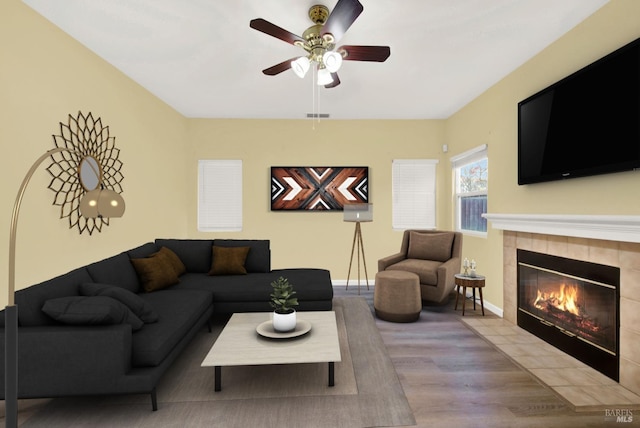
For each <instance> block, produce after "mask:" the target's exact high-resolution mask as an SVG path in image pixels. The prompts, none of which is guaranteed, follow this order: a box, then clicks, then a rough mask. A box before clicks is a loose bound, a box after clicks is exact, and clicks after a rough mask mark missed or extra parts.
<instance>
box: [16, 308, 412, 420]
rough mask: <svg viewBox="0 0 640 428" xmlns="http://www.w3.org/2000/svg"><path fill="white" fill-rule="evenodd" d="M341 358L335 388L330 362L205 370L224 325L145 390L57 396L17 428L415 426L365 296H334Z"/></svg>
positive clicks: (199, 341) (196, 341) (194, 345)
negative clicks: (219, 379) (154, 398)
mask: <svg viewBox="0 0 640 428" xmlns="http://www.w3.org/2000/svg"><path fill="white" fill-rule="evenodd" d="M334 311H335V312H336V321H337V324H338V333H339V339H340V350H341V354H342V361H341V362H339V363H336V364H335V381H336V382H335V386H334V387H331V388H330V387H328V386H327V376H328V375H327V370H328V369H327V364H296V365H278V366H245V367H225V368H223V389H222V391H220V392H214V377H213V369H212V368H203V367H200V364H201V362H202V360H203V359H204V356H205V355H206V354H207V352H208V351H209V349H210V348H211V345H212V344H213V342H214V341H215V338H216V337H217V335H218V334H219V333H220V331H221V329H222V326H215V327H214V329H213V332H212V333H208V332H207V331H206V330H205V331H203V332H201V333H199V334H198V335H197V337H196V338H195V339H194V340H193V342H192V343H191V344H190V346H189V347H188V348H187V349H185V351H184V352H183V354H182V355H181V356H180V358H179V359H178V360H177V361H176V362H175V363H174V365H173V366H172V367H171V369H170V370H169V371H168V372H167V374H166V375H165V376H164V377H163V379H162V381H161V383H160V384H159V385H158V388H157V390H158V405H159V409H158V411H157V412H152V411H151V408H150V407H151V405H150V401H149V397H148V395H128V396H114V397H82V398H59V399H54V400H51V401H50V402H48V403H47V404H45V405H44V406H43V407H42V408H41V409H39V410H37V411H35V412H34V413H33V415H31V416H30V417H29V418H28V419H27V420H26V421H25V422H24V423H22V424H21V425H20V426H22V427H26V428H31V427H48V428H52V427H65V428H66V427H88V426H91V427H113V426H118V427H122V426H126V427H141V428H142V427H154V428H156V427H200V426H203V427H204V426H211V427H243V428H244V427H248V426H251V427H311V428H313V427H323V428H325V427H377V426H408V425H415V419H414V417H413V414H412V412H411V408H410V407H409V404H408V402H407V399H406V397H405V395H404V391H403V389H402V386H401V384H400V381H399V379H398V376H397V374H396V372H395V369H394V367H393V364H392V363H391V360H390V358H389V355H388V353H387V350H386V348H385V346H384V343H383V342H382V338H381V336H380V333H379V332H378V329H377V327H376V325H375V321H374V319H373V317H372V315H371V310H370V308H369V306H368V304H367V302H366V300H365V299H364V298H360V297H344V298H335V299H334Z"/></svg>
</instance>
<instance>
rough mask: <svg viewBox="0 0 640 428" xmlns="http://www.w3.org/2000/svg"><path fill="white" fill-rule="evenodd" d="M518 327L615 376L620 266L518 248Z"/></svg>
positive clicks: (617, 365) (617, 345)
mask: <svg viewBox="0 0 640 428" xmlns="http://www.w3.org/2000/svg"><path fill="white" fill-rule="evenodd" d="M517 257H518V317H517V318H518V326H520V327H522V328H523V329H525V330H527V331H529V332H530V333H532V334H534V335H536V336H538V337H540V338H541V339H543V340H544V341H546V342H548V343H550V344H552V345H553V346H555V347H556V348H558V349H560V350H562V351H564V352H566V353H567V354H569V355H571V356H573V357H574V358H577V359H578V360H580V361H582V362H584V363H585V364H587V365H589V366H591V367H593V368H594V369H596V370H598V371H600V372H601V373H603V374H605V375H606V376H608V377H610V378H612V379H614V380H616V381H619V365H620V359H619V340H620V337H619V335H620V333H619V330H620V329H619V327H620V315H619V313H620V299H619V294H620V269H619V268H616V267H613V266H606V265H601V264H597V263H590V262H585V261H581V260H574V259H568V258H564V257H558V256H552V255H548V254H542V253H536V252H532V251H526V250H521V249H518V251H517Z"/></svg>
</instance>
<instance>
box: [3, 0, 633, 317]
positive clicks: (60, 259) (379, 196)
mask: <svg viewBox="0 0 640 428" xmlns="http://www.w3.org/2000/svg"><path fill="white" fill-rule="evenodd" d="M638 16H640V2H638V1H636V0H613V1H611V2H610V3H609V4H607V5H606V6H605V7H604V8H603V9H601V10H600V11H599V12H598V13H596V14H595V15H594V16H592V17H591V18H589V19H587V20H586V21H585V22H583V23H582V24H581V25H579V26H578V27H577V28H576V29H574V30H573V31H571V32H570V33H569V34H567V35H566V36H565V37H563V38H561V39H560V40H559V41H557V42H556V43H554V44H553V45H551V46H549V47H548V48H547V49H545V50H544V51H543V52H541V53H540V54H539V55H538V56H536V57H535V58H534V59H532V60H531V61H529V62H527V63H526V64H524V65H523V66H522V67H520V68H519V69H518V70H516V71H515V72H514V73H512V74H511V75H509V76H507V77H506V78H505V79H503V80H502V81H500V82H499V83H497V84H496V85H495V86H494V87H492V88H490V89H489V90H487V91H486V92H485V93H484V94H482V95H481V96H480V97H478V98H477V99H476V100H474V101H473V102H472V103H470V104H469V105H467V106H466V107H465V108H463V109H462V110H460V111H459V112H458V113H456V114H455V115H453V116H452V117H451V118H449V119H447V120H445V121H429V120H425V121H333V120H328V121H321V122H320V123H319V124H316V125H315V129H314V127H313V126H312V123H311V122H310V121H307V120H302V121H287V120H282V121H267V120H194V119H185V118H184V117H182V116H181V115H179V114H178V113H176V112H175V111H173V110H172V109H170V108H169V107H167V106H166V105H165V104H164V103H162V102H161V101H159V100H158V99H156V98H155V97H153V96H151V95H150V94H149V93H148V92H146V91H145V90H144V89H143V88H141V87H140V86H138V85H136V84H135V83H133V82H132V81H131V80H130V79H128V78H126V77H125V76H123V75H122V74H121V73H120V72H118V71H117V70H115V69H114V68H113V67H111V66H110V65H109V64H107V63H105V62H104V61H102V60H101V59H99V58H98V57H96V56H95V55H94V54H92V53H91V52H89V51H88V50H87V49H85V48H84V47H83V46H81V45H80V44H78V43H77V42H75V41H74V40H73V39H71V38H70V37H68V36H67V35H66V34H64V33H63V32H61V31H60V30H59V29H57V28H56V27H55V26H53V25H51V24H50V23H49V22H48V21H46V20H45V19H43V18H42V17H40V16H39V15H38V14H36V13H35V12H33V11H32V10H31V9H30V8H29V7H28V6H25V5H24V4H23V3H22V2H20V1H19V0H3V1H2V2H0V48H1V50H0V55H1V57H0V58H1V59H2V63H3V66H2V67H0V94H2V98H0V129H1V130H2V148H3V156H2V158H1V160H0V163H1V164H2V169H1V170H2V172H1V174H2V175H1V176H0V178H1V179H0V192H1V195H2V198H3V200H5V201H6V202H5V209H4V210H1V211H0V226H1V225H2V224H5V225H7V227H6V228H3V227H0V242H5V243H7V242H8V225H9V222H10V214H11V205H12V202H13V199H14V198H15V193H16V192H17V189H18V187H19V185H20V181H21V180H22V177H23V176H24V174H25V173H26V171H27V170H28V168H29V166H30V165H31V163H32V162H33V161H34V160H35V159H36V158H37V157H38V156H39V155H40V154H42V153H43V152H44V151H46V150H47V149H49V148H52V147H53V140H52V138H51V135H52V134H55V133H57V132H58V130H59V129H58V123H59V122H61V121H66V118H67V115H68V114H74V115H75V114H76V113H77V111H78V110H82V111H84V112H89V111H91V112H93V113H94V114H95V115H97V116H100V117H102V119H103V121H104V123H105V125H109V126H110V130H111V133H112V135H115V136H116V145H117V146H118V147H119V148H120V149H121V160H122V161H123V162H124V169H123V174H124V177H125V180H124V182H123V187H124V193H123V196H124V197H125V198H126V200H127V203H128V205H127V212H126V214H125V217H123V218H122V219H115V220H112V224H111V226H109V227H108V228H106V229H105V231H104V232H103V233H100V234H94V235H93V236H91V237H90V236H88V235H86V234H83V235H79V234H78V233H77V231H75V230H69V229H68V227H67V226H66V224H65V223H64V222H63V221H62V220H59V219H58V216H59V210H58V208H57V207H53V206H52V205H51V204H52V202H53V192H51V191H50V190H48V189H47V188H46V186H47V184H48V180H49V178H48V175H47V173H46V171H45V170H44V167H43V168H41V169H40V170H39V172H38V173H37V174H36V176H35V177H34V179H33V180H32V183H31V185H30V187H29V189H28V190H27V195H26V197H25V201H24V204H23V211H22V215H21V217H20V229H19V236H18V238H19V239H18V269H17V274H18V275H17V283H18V288H21V287H24V286H28V285H30V284H32V283H34V282H37V281H40V280H43V279H47V278H50V277H52V276H53V275H56V274H60V273H63V272H66V271H68V270H70V269H72V268H74V267H77V266H80V265H82V264H86V263H88V262H90V261H93V260H98V259H100V258H102V257H105V256H108V255H111V254H115V253H116V252H118V251H121V250H125V249H128V248H130V247H132V246H134V245H138V244H140V243H143V242H145V241H148V240H151V239H153V238H154V237H157V236H167V237H169V236H175V237H208V236H211V235H210V234H205V233H199V232H197V230H196V225H195V218H196V165H197V160H198V159H201V158H234V159H238V158H239V159H242V160H243V162H244V207H245V210H244V229H243V231H242V232H239V233H232V234H223V236H225V237H229V238H231V237H244V238H269V239H271V240H272V249H273V266H274V267H275V268H280V267H299V266H318V267H325V268H328V269H330V270H331V274H332V277H333V278H334V279H336V280H341V279H346V274H347V268H348V261H349V260H348V259H349V252H350V249H351V242H352V238H353V225H352V224H346V223H344V222H342V217H341V214H340V213H304V212H270V211H269V176H268V174H269V167H270V166H272V165H338V166H340V165H366V166H369V167H370V179H371V188H370V191H371V202H373V204H374V212H375V214H374V222H373V223H370V224H365V225H363V235H364V242H365V250H366V252H367V253H366V255H367V262H368V270H369V276H370V277H373V276H374V274H375V271H376V270H377V267H376V261H377V259H378V258H379V257H381V256H384V255H387V254H390V253H392V252H395V251H396V250H397V248H398V247H399V243H400V232H394V231H393V230H392V229H391V192H390V186H391V161H392V159H397V158H435V159H439V160H440V163H439V165H438V192H439V194H438V213H437V214H438V227H440V228H450V227H451V225H452V224H453V223H452V210H451V202H452V198H451V173H450V164H449V160H448V159H449V157H450V156H454V155H456V154H459V153H461V152H464V151H465V150H468V149H470V148H473V147H475V146H477V145H479V144H484V143H486V144H488V145H489V165H490V184H489V186H490V190H489V192H490V193H489V211H490V212H494V213H499V212H521V213H524V212H541V213H576V214H587V213H591V214H636V215H637V214H638V210H639V206H640V205H639V203H638V202H637V198H635V195H636V194H637V183H638V175H637V173H621V174H614V175H609V176H601V177H593V178H583V179H575V180H569V181H566V182H556V183H547V184H539V185H531V186H523V187H518V186H517V184H516V138H517V136H516V104H517V102H518V101H520V100H521V99H523V98H525V97H526V96H528V95H530V94H532V93H534V92H536V91H537V90H539V89H542V88H544V87H545V86H547V85H549V84H551V83H553V82H554V81H556V80H558V79H560V78H562V77H564V76H566V75H567V74H569V73H571V72H573V71H575V70H577V69H578V68H580V67H582V66H584V65H586V64H588V63H590V62H592V61H594V60H596V59H597V58H599V57H601V56H603V55H605V54H606V53H608V52H610V51H612V50H614V49H615V48H617V47H619V46H622V45H623V44H624V43H626V42H628V41H631V40H633V39H635V38H637V37H639V36H640V25H638V24H639V22H638V18H637V17H638ZM6 64H10V66H9V67H7V66H6ZM298 135H304V139H302V140H298V138H297V136H298ZM444 143H447V144H449V152H448V153H447V154H444V153H442V152H441V146H442V144H444ZM155 199H160V200H161V202H166V205H162V206H161V205H159V204H158V203H155V202H153V201H154V200H155ZM594 200H597V203H594ZM216 236H219V235H216ZM464 255H465V256H467V257H473V258H475V259H476V260H477V261H478V265H479V270H480V271H481V272H482V273H484V274H486V275H487V277H488V283H487V289H486V294H485V298H486V299H487V300H488V301H490V302H491V303H493V304H495V305H497V306H499V307H500V306H502V291H501V287H502V234H501V233H500V232H498V231H494V230H492V229H491V228H490V230H489V234H488V237H487V238H476V237H470V236H466V237H465V244H464ZM0 258H2V259H3V260H6V259H7V245H6V244H5V245H2V246H0ZM34 267H36V268H34ZM6 271H7V266H6V264H0V277H5V278H6V275H7V274H6ZM4 299H5V297H4V296H1V293H0V304H3V303H2V302H3V301H4Z"/></svg>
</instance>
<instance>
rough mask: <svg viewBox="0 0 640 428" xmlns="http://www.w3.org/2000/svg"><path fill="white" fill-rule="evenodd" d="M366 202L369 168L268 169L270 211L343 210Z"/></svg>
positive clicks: (289, 167) (299, 167)
mask: <svg viewBox="0 0 640 428" xmlns="http://www.w3.org/2000/svg"><path fill="white" fill-rule="evenodd" d="M367 202H369V168H368V167H366V166H364V167H362V166H359V167H342V166H341V167H329V166H326V167H304V166H296V167H293V166H288V167H281V166H278V167H276V166H273V167H271V210H273V211H279V210H309V211H342V210H343V207H344V205H345V204H350V203H367Z"/></svg>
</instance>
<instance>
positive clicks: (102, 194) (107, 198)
mask: <svg viewBox="0 0 640 428" xmlns="http://www.w3.org/2000/svg"><path fill="white" fill-rule="evenodd" d="M124 210H125V203H124V199H123V198H122V196H120V194H119V193H116V192H114V191H113V190H109V189H95V190H92V191H90V192H87V193H86V194H85V195H84V197H83V198H82V200H81V201H80V214H82V216H83V217H86V218H98V217H106V218H117V217H122V216H123V214H124Z"/></svg>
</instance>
